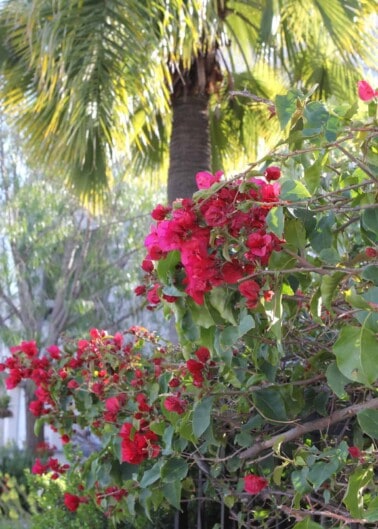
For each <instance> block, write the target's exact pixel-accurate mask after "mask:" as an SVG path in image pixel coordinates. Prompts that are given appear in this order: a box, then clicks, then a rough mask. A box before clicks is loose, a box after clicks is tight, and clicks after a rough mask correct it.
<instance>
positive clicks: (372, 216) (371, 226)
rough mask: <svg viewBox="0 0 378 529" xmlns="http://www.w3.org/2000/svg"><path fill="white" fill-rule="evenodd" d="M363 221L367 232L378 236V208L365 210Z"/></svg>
mask: <svg viewBox="0 0 378 529" xmlns="http://www.w3.org/2000/svg"><path fill="white" fill-rule="evenodd" d="M361 221H362V225H363V226H364V228H365V229H366V230H368V231H369V232H372V233H375V234H376V235H377V230H378V208H371V209H365V211H364V212H363V213H362V216H361Z"/></svg>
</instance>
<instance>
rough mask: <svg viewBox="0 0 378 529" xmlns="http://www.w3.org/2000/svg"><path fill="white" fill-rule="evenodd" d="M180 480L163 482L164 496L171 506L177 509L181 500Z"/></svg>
mask: <svg viewBox="0 0 378 529" xmlns="http://www.w3.org/2000/svg"><path fill="white" fill-rule="evenodd" d="M181 489H182V484H181V481H172V482H171V483H163V493H164V497H165V498H166V500H167V501H168V503H169V504H170V505H172V507H174V508H175V509H177V510H179V509H180V501H181Z"/></svg>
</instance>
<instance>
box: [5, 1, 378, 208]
mask: <svg viewBox="0 0 378 529" xmlns="http://www.w3.org/2000/svg"><path fill="white" fill-rule="evenodd" d="M374 12H375V2H374V0H365V1H362V0H277V1H276V2H273V1H271V0H66V1H65V2H56V1H53V0H50V1H48V0H6V1H5V2H4V5H3V7H2V10H1V13H0V35H1V37H0V64H1V72H2V76H1V87H0V90H1V96H2V99H3V101H4V102H5V106H6V108H7V110H8V112H9V113H10V114H12V115H13V118H14V121H15V123H16V124H17V125H18V126H19V127H20V128H21V130H22V131H23V133H24V137H25V142H26V144H27V147H28V153H29V154H30V157H31V158H32V159H34V160H36V161H37V162H38V163H40V162H43V163H44V165H45V166H46V167H48V168H49V170H50V173H52V174H53V173H58V174H60V175H64V176H65V177H66V179H67V180H68V184H69V185H71V186H73V187H74V188H75V189H76V190H77V191H78V193H79V194H81V195H82V196H84V197H85V198H86V199H87V200H88V201H95V200H96V199H97V198H98V196H99V195H100V194H101V192H102V191H103V190H104V189H107V188H108V186H109V185H110V182H111V174H110V167H111V165H110V162H111V159H112V155H113V156H114V155H115V153H117V152H118V153H119V152H127V153H128V154H129V155H130V156H132V155H135V153H136V152H139V156H135V157H134V158H133V161H134V164H133V165H134V167H138V168H139V169H141V170H142V169H145V163H146V160H148V161H149V162H150V163H152V164H154V167H155V168H156V167H159V165H161V163H162V162H163V160H164V159H165V160H166V159H167V153H168V152H169V176H168V198H169V200H170V201H172V200H173V199H175V198H176V197H179V196H190V195H191V194H192V193H193V191H195V189H196V188H195V183H194V175H195V173H196V172H197V171H198V170H211V169H212V163H211V160H212V159H213V164H216V168H220V166H221V165H222V166H227V160H228V161H229V160H230V159H231V160H233V155H235V153H237V154H238V155H240V154H241V153H242V154H245V155H247V156H250V155H251V149H253V148H255V147H256V145H257V142H258V139H259V137H261V135H264V134H265V135H266V130H267V128H269V127H268V126H270V130H271V129H272V127H271V125H273V126H274V125H276V126H277V124H275V120H274V119H272V120H271V121H270V122H268V121H267V117H268V115H269V114H268V112H267V110H266V109H265V108H264V109H263V110H261V107H258V108H256V105H254V104H251V102H250V101H249V102H248V104H243V103H245V102H242V101H238V99H237V98H235V97H232V96H230V90H229V88H230V87H231V88H237V87H238V86H239V87H240V88H248V89H249V90H250V91H252V92H253V93H255V94H257V95H260V96H263V97H265V98H267V97H268V98H269V97H270V96H272V95H274V93H275V92H277V91H279V90H282V89H283V87H284V86H285V85H286V86H287V85H297V86H300V87H301V88H303V89H304V90H306V89H307V88H308V87H310V86H312V85H314V83H317V84H318V85H319V88H318V92H317V93H318V94H319V95H323V94H326V95H328V94H335V95H336V96H338V97H342V98H348V97H350V95H351V93H352V92H353V91H354V86H355V81H356V79H358V77H359V76H360V75H361V73H360V71H359V66H361V65H362V64H369V62H372V60H373V58H372V52H373V49H374V47H373V46H371V43H369V41H368V40H369V38H371V37H370V36H369V35H368V33H367V32H366V21H367V20H368V18H367V17H369V15H372V14H373V13H374ZM238 72H239V73H238ZM238 82H239V83H241V84H239V85H238V84H237V83H238ZM230 125H231V126H230ZM232 125H233V126H232ZM169 140H170V143H169ZM168 144H169V145H170V147H169V151H168V150H167V145H168ZM135 147H136V150H135ZM217 147H218V148H217ZM146 153H147V154H148V156H146ZM131 172H132V171H131ZM96 197H97V198H96Z"/></svg>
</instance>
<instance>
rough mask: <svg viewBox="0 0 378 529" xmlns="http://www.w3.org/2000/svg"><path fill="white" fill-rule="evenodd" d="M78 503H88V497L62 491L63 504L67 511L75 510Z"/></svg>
mask: <svg viewBox="0 0 378 529" xmlns="http://www.w3.org/2000/svg"><path fill="white" fill-rule="evenodd" d="M80 503H88V499H87V498H84V497H83V496H77V495H76V494H70V493H69V492H65V493H64V505H65V506H66V507H67V509H68V510H69V511H72V512H74V511H77V509H78V507H79V505H80Z"/></svg>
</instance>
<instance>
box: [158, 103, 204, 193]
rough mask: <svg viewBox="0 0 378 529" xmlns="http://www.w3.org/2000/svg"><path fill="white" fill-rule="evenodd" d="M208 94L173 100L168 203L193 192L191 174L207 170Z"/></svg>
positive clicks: (193, 178)
mask: <svg viewBox="0 0 378 529" xmlns="http://www.w3.org/2000/svg"><path fill="white" fill-rule="evenodd" d="M208 103H209V96H208V95H183V96H181V97H179V98H177V99H176V98H173V102H172V107H173V124H172V137H171V143H170V166H169V173H168V202H169V203H172V202H173V201H174V200H175V199H177V198H188V197H191V196H192V195H193V193H194V192H195V191H197V186H196V181H195V175H196V173H197V172H198V171H210V170H211V148H210V128H209V112H208Z"/></svg>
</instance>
